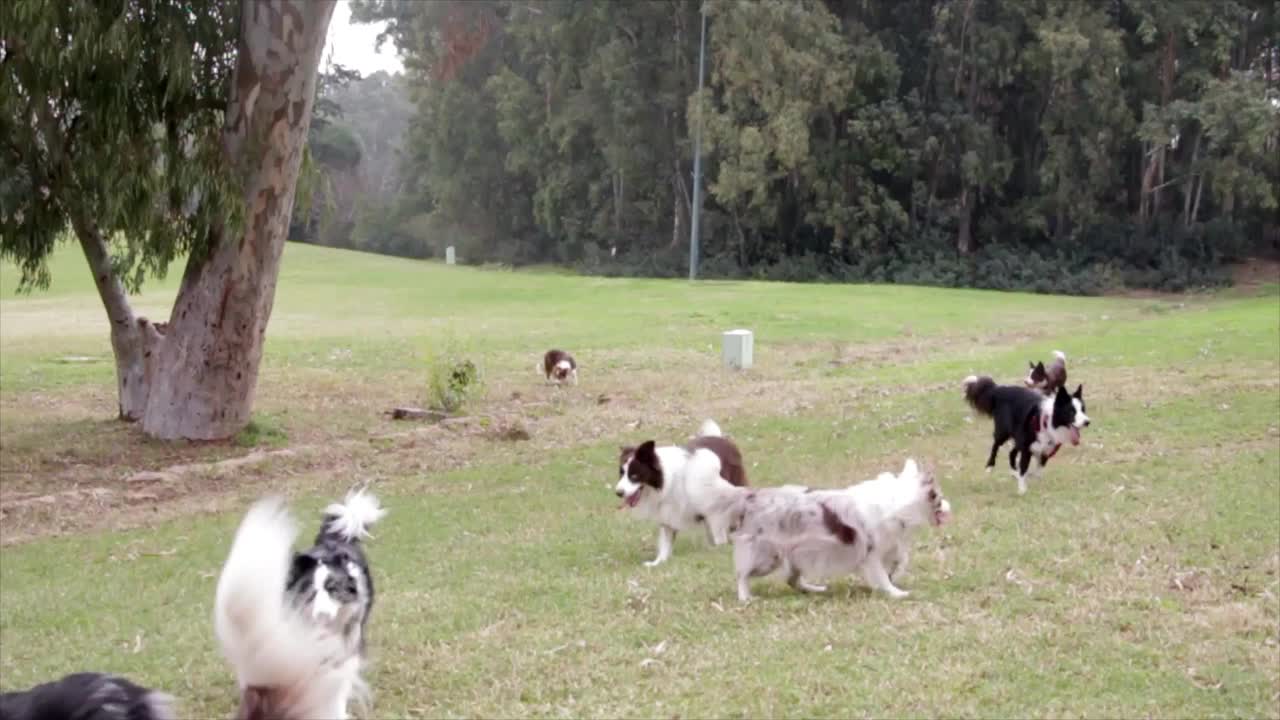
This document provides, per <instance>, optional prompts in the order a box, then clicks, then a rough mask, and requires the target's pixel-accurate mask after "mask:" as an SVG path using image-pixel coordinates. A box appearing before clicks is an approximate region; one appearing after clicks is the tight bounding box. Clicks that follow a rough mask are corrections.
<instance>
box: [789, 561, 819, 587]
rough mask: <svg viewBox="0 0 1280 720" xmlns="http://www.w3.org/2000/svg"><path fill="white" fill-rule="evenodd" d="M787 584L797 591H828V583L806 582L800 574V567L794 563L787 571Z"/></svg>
mask: <svg viewBox="0 0 1280 720" xmlns="http://www.w3.org/2000/svg"><path fill="white" fill-rule="evenodd" d="M787 584H788V585H790V586H791V588H792V589H793V590H795V591H797V592H802V593H824V592H826V591H827V586H826V585H816V584H814V583H810V582H805V580H804V578H803V577H801V575H800V569H799V568H797V567H796V566H794V565H792V566H791V568H790V572H788V573H787Z"/></svg>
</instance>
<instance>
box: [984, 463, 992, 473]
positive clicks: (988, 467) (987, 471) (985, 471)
mask: <svg viewBox="0 0 1280 720" xmlns="http://www.w3.org/2000/svg"><path fill="white" fill-rule="evenodd" d="M992 467H993V466H992V465H988V466H987V467H986V469H985V470H983V471H982V472H984V473H986V474H988V475H990V474H991V468H992Z"/></svg>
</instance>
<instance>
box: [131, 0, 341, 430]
mask: <svg viewBox="0 0 1280 720" xmlns="http://www.w3.org/2000/svg"><path fill="white" fill-rule="evenodd" d="M333 7H334V2H333V0H243V2H242V4H241V29H240V41H239V48H238V56H237V60H236V62H237V66H236V71H235V76H234V78H233V81H232V83H233V84H232V88H231V95H230V100H229V102H228V107H227V111H226V121H225V127H224V130H223V144H224V150H225V152H226V156H227V161H228V162H229V163H231V165H232V167H233V168H234V170H235V172H236V173H237V177H238V178H239V179H240V180H241V182H242V183H243V192H244V195H243V198H244V225H243V227H242V228H241V229H240V231H239V234H238V236H235V237H231V236H226V235H224V236H222V237H219V238H215V241H214V242H213V243H212V246H211V248H210V250H209V251H208V252H207V253H206V254H205V255H204V256H203V257H193V258H192V259H191V260H190V261H188V263H187V267H186V271H185V273H184V275H183V278H182V284H181V286H180V288H179V291H178V297H177V300H176V301H175V302H174V306H173V311H172V314H171V315H170V319H169V323H168V327H167V328H166V329H165V332H164V334H163V335H161V336H160V337H159V339H158V340H157V341H155V342H154V347H153V349H152V350H150V351H149V352H150V353H151V356H152V357H151V358H150V360H151V367H150V369H149V370H148V371H146V372H145V375H146V376H147V377H148V378H149V382H148V388H147V392H146V395H147V399H146V411H145V412H144V413H143V415H142V428H143V431H144V432H146V433H147V434H148V435H151V436H153V437H157V438H161V439H179V438H187V439H199V440H215V439H222V438H226V437H230V436H231V435H234V434H235V433H236V432H238V431H239V430H240V429H241V428H243V427H244V426H245V424H247V423H248V421H249V414H250V411H251V410H252V408H253V399H254V393H255V391H256V388H257V384H258V368H259V364H260V363H261V360H262V349H263V343H264V341H265V339H266V331H267V322H268V321H269V320H270V319H271V308H272V304H273V302H274V301H275V291H276V278H277V277H278V275H279V271H280V255H281V252H282V251H283V250H284V242H285V237H286V235H287V233H288V228H289V217H290V215H291V213H292V211H293V200H294V190H295V186H296V184H297V179H298V169H299V167H300V165H301V162H302V152H303V148H304V146H305V144H306V139H307V129H308V128H309V127H310V125H311V106H312V102H313V100H314V98H315V85H316V74H317V69H318V67H319V64H320V53H321V51H322V50H323V48H324V42H325V36H326V34H327V32H328V29H329V19H330V16H331V15H332V14H333ZM113 327H114V323H113ZM113 337H114V332H113ZM117 357H119V356H118V355H117ZM144 365H145V364H144ZM131 382H133V381H132V380H131ZM122 406H123V398H122Z"/></svg>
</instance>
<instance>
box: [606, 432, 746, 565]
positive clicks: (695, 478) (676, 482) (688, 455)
mask: <svg viewBox="0 0 1280 720" xmlns="http://www.w3.org/2000/svg"><path fill="white" fill-rule="evenodd" d="M746 484H747V472H746V468H745V467H744V466H743V464H742V454H741V453H740V452H739V451H738V446H737V445H735V444H734V443H733V441H732V440H729V439H728V438H725V437H724V435H723V433H721V431H720V426H719V425H716V423H715V422H714V421H711V420H707V421H706V422H704V423H703V424H702V428H701V429H700V430H699V432H698V436H697V437H695V438H694V439H693V440H691V441H690V442H689V443H688V444H687V445H684V446H679V445H663V446H661V447H659V446H657V445H655V443H654V441H652V440H649V441H646V442H644V443H641V444H640V445H639V446H638V447H624V448H622V453H621V456H620V458H619V461H618V483H617V485H615V486H614V493H615V494H616V495H617V496H618V497H620V498H622V508H625V509H628V510H630V511H631V513H633V514H634V515H636V516H637V517H641V518H644V519H646V520H652V521H654V522H656V523H657V524H658V555H657V557H655V558H654V559H653V560H650V561H648V562H646V563H645V565H648V566H649V567H653V566H655V565H661V564H662V563H664V562H666V561H667V560H668V559H669V558H670V557H671V550H672V546H673V545H674V544H675V540H676V533H678V532H680V531H682V530H687V529H689V528H692V527H694V526H696V525H698V524H699V523H706V529H707V536H708V538H709V539H710V540H711V542H712V544H715V545H722V544H724V543H726V542H728V539H729V531H730V530H731V525H732V519H733V512H734V507H735V505H736V504H737V499H738V497H739V493H740V492H741V489H742V488H743V487H745V486H746Z"/></svg>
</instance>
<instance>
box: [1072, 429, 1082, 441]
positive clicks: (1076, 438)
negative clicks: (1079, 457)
mask: <svg viewBox="0 0 1280 720" xmlns="http://www.w3.org/2000/svg"><path fill="white" fill-rule="evenodd" d="M1071 444H1072V445H1079V444H1080V428H1078V427H1073V428H1071Z"/></svg>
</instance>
